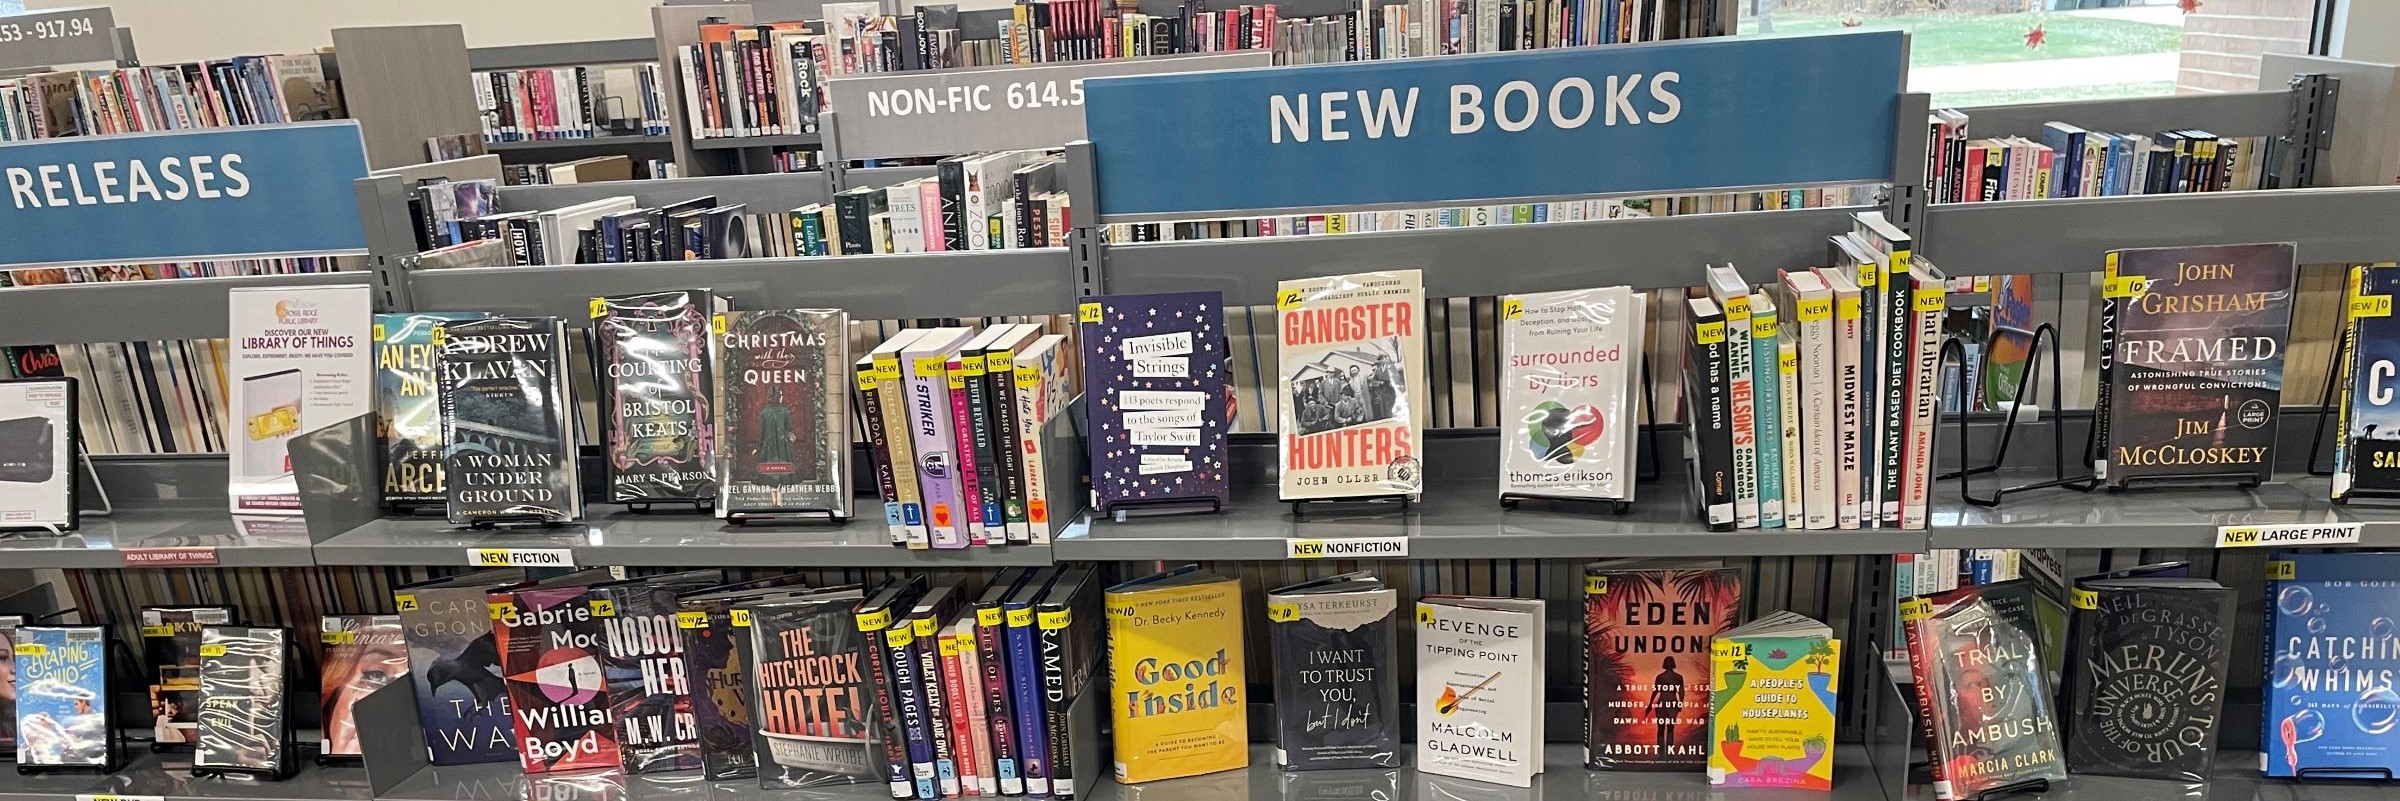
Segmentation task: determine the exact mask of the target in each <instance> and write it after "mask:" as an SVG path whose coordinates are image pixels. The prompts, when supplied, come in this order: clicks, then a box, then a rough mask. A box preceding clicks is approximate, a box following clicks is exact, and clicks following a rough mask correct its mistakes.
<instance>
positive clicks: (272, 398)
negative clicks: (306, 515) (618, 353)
mask: <svg viewBox="0 0 2400 801" xmlns="http://www.w3.org/2000/svg"><path fill="white" fill-rule="evenodd" d="M226 299H227V307H226V317H227V319H228V321H229V322H230V328H229V329H228V330H227V332H226V343H227V344H228V345H230V346H231V351H230V352H229V354H228V355H227V357H226V359H225V386H226V389H227V395H226V399H225V408H226V410H227V412H228V414H229V415H231V416H232V417H233V418H234V420H235V423H234V425H233V429H234V430H233V432H232V433H233V436H230V437H227V438H226V440H227V441H226V444H227V446H228V447H227V449H226V450H227V454H226V463H227V464H229V465H231V466H232V469H233V475H232V477H231V478H230V479H229V480H228V482H227V490H228V492H229V493H230V494H231V495H232V496H233V512H234V513H235V514H242V513H249V514H267V513H283V514H298V513H299V511H300V487H299V484H298V483H297V480H296V479H294V478H293V477H292V460H291V454H290V453H289V452H288V448H287V446H288V445H289V443H290V442H291V440H292V438H293V437H297V436H299V435H301V434H302V433H305V432H309V431H314V430H316V429H319V428H323V427H325V426H328V425H332V424H334V423H339V422H341V421H343V420H348V419H350V418H353V417H357V416H359V415H362V414H371V413H373V412H374V411H375V370H374V366H373V365H374V360H373V357H372V355H371V349H370V346H371V345H372V344H373V340H372V339H371V338H370V336H369V334H371V333H373V332H372V331H371V330H370V323H371V321H370V319H369V318H370V317H372V316H373V313H374V293H373V290H371V289H369V288H368V287H366V286H364V285H356V286H317V287H288V286H287V287H242V288H235V289H231V290H227V292H226Z"/></svg>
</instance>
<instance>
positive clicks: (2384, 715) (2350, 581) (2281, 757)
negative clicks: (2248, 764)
mask: <svg viewBox="0 0 2400 801" xmlns="http://www.w3.org/2000/svg"><path fill="white" fill-rule="evenodd" d="M2267 576H2268V579H2267V604H2268V607H2267V619H2266V641H2267V676H2266V681H2267V685H2268V686H2267V687H2266V688H2265V689H2266V692H2263V693H2261V695H2262V696H2264V698H2265V702H2264V706H2265V708H2264V709H2263V710H2262V714H2261V716H2260V717H2261V718H2263V719H2264V723H2265V726H2264V728H2265V731H2263V732H2260V737H2259V752H2260V753H2259V763H2260V764H2259V769H2260V770H2261V771H2262V772H2264V773H2265V774H2266V775H2267V776H2268V777H2270V778H2293V777H2298V776H2301V775H2302V774H2303V773H2305V774H2306V775H2307V776H2309V777H2334V778H2376V779H2379V778H2382V777H2384V776H2389V775H2391V774H2392V772H2393V771H2400V741H2395V740H2393V738H2392V737H2391V729H2390V728H2389V726H2388V724H2386V723H2385V721H2387V720H2390V718H2391V712H2392V710H2393V709H2395V708H2396V707H2400V697H2396V696H2395V694H2394V693H2395V691H2394V688H2393V686H2392V682H2391V680H2390V678H2389V677H2391V676H2394V675H2400V649H2395V648H2394V647H2393V643H2392V635H2391V633H2390V632H2389V631H2388V628H2389V626H2388V623H2389V621H2390V618H2389V617H2388V615H2389V614H2390V613H2389V610H2390V609H2392V608H2393V606H2394V605H2395V604H2396V603H2400V592H2396V591H2395V585H2394V584H2393V581H2392V577H2393V576H2400V553H2277V554H2275V555H2274V556H2272V557H2269V559H2268V562H2267Z"/></svg>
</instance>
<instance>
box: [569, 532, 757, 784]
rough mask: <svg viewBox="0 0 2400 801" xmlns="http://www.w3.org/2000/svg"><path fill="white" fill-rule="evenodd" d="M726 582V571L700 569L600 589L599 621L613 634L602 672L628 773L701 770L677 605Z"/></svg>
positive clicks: (596, 599) (594, 592) (596, 595)
mask: <svg viewBox="0 0 2400 801" xmlns="http://www.w3.org/2000/svg"><path fill="white" fill-rule="evenodd" d="M724 581H725V572H724V571H722V570H693V571H687V572H681V573H669V574H667V575H663V576H651V577H648V578H640V579H628V580H623V581H608V582H602V583H599V584H594V585H592V588H591V599H590V603H591V605H592V614H593V615H595V616H597V617H599V618H600V625H601V628H602V630H604V631H605V632H607V640H606V642H605V647H604V648H602V649H601V660H600V672H601V676H602V677H603V678H605V679H607V681H608V711H609V719H610V720H613V721H616V723H617V728H618V737H617V746H618V749H619V755H620V756H619V760H618V761H619V762H620V763H622V766H623V767H624V769H625V772H626V773H656V772H660V771H672V770H691V769H694V768H698V767H700V743H699V741H698V739H697V738H696V737H695V736H694V733H693V717H692V695H691V690H690V688H691V673H690V671H689V670H687V669H686V664H685V662H684V658H683V638H682V637H681V636H678V634H677V632H676V630H675V613H676V612H678V611H681V610H680V609H679V608H678V606H677V604H676V598H677V596H680V595H682V594H683V593H687V592H694V591H698V590H702V589H706V588H708V587H712V586H715V585H718V584H722V583H724Z"/></svg>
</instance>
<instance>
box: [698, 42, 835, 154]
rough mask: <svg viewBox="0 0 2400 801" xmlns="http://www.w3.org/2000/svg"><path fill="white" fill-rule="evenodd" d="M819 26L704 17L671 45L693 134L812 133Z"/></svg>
mask: <svg viewBox="0 0 2400 801" xmlns="http://www.w3.org/2000/svg"><path fill="white" fill-rule="evenodd" d="M815 27H816V26H812V25H809V24H806V23H797V22H778V23H769V24H764V25H734V24H727V23H706V24H702V25H701V26H700V31H699V41H698V43H697V44H689V45H682V46H679V47H678V48H677V49H676V58H677V60H678V62H679V63H678V64H677V67H678V71H679V72H680V73H681V74H682V76H683V79H682V91H683V106H684V117H685V122H686V123H687V124H688V125H689V126H690V127H691V131H692V138H694V139H716V138H724V137H739V136H782V135H794V134H809V133H815V132H816V130H817V110H818V107H819V103H820V101H821V100H822V98H821V97H820V96H819V92H818V90H817V87H818V84H819V82H820V80H821V78H822V77H823V76H824V74H825V73H826V71H827V70H826V68H825V67H824V66H823V65H820V64H819V63H818V59H819V56H818V54H819V53H820V52H825V51H823V50H821V49H820V48H821V47H822V46H823V45H822V43H821V41H820V39H821V33H820V32H819V31H817V30H815Z"/></svg>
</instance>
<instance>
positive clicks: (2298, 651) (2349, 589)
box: [20, 553, 2400, 778]
mask: <svg viewBox="0 0 2400 801" xmlns="http://www.w3.org/2000/svg"><path fill="white" fill-rule="evenodd" d="M2267 575H2268V576H2269V577H2270V578H2269V579H2268V580H2267V604H2268V608H2267V619H2266V640H2267V676H2266V682H2267V687H2266V688H2265V692H2263V693H2261V695H2263V696H2264V698H2265V702H2264V709H2263V710H2262V714H2261V715H2260V717H2261V718H2262V719H2263V720H2264V723H2265V726H2264V728H2265V731H2263V732H2260V737H2259V751H2260V755H2259V762H2260V765H2259V768H2260V770H2261V771H2262V772H2264V773H2265V774H2266V775H2267V776H2268V777H2270V778H2292V777H2297V776H2300V775H2301V774H2302V773H2303V772H2305V773H2306V774H2307V775H2309V776H2311V777H2320V776H2323V777H2337V778H2349V777H2357V778H2382V777H2384V776H2389V775H2391V774H2392V772H2393V771H2400V741H2395V740H2394V739H2393V738H2392V736H2391V732H2392V729H2391V727H2390V724H2389V723H2388V722H2387V721H2390V720H2391V719H2392V711H2393V710H2394V709H2395V708H2400V697H2396V696H2395V691H2394V688H2393V686H2392V682H2391V680H2390V678H2389V677H2391V676H2394V675H2400V649H2396V648H2394V647H2393V641H2392V634H2391V632H2390V630H2389V629H2390V625H2389V624H2390V618H2389V617H2388V615H2389V614H2390V613H2389V610H2390V609H2392V608H2393V606H2394V604H2395V603H2396V602H2400V591H2395V585H2394V583H2393V581H2392V577H2393V576H2400V553H2277V554H2275V555H2274V556H2272V557H2270V558H2269V560H2268V562H2267ZM21 680H22V679H21V678H20V681H21Z"/></svg>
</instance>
